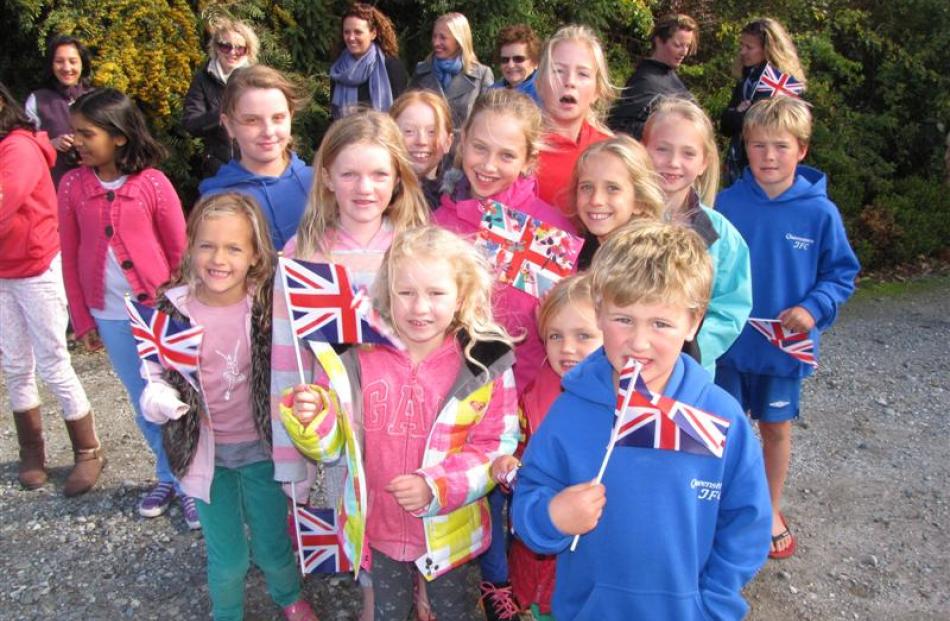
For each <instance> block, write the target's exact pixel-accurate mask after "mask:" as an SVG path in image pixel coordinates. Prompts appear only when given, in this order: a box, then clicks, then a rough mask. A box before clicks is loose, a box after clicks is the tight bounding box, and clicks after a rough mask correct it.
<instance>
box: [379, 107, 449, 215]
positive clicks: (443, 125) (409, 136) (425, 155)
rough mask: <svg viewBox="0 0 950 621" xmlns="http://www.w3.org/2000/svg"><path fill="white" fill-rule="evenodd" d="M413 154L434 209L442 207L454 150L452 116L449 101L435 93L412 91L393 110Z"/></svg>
mask: <svg viewBox="0 0 950 621" xmlns="http://www.w3.org/2000/svg"><path fill="white" fill-rule="evenodd" d="M389 115H390V116H392V117H393V119H395V121H396V125H398V126H399V130H400V131H401V132H402V137H403V139H404V140H405V142H406V149H407V150H408V151H409V161H410V163H411V164H412V169H413V170H414V171H416V176H417V177H418V179H419V183H420V184H421V185H422V192H423V194H425V197H426V202H427V203H428V204H429V207H430V208H431V209H436V208H437V207H438V206H439V199H440V196H441V192H440V191H439V190H440V188H441V187H442V174H443V173H444V172H445V170H446V169H447V168H448V166H447V164H446V157H447V155H448V153H449V151H450V150H451V149H452V113H451V112H450V111H449V105H448V104H447V103H445V99H444V98H442V97H440V96H438V95H436V94H435V93H433V92H432V91H408V92H405V93H403V94H402V95H400V97H399V99H397V100H396V101H395V102H394V103H393V107H392V108H390V110H389Z"/></svg>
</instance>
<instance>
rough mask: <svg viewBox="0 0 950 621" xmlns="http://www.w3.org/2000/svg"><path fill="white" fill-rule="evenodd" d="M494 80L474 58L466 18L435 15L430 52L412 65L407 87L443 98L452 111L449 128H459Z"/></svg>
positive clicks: (489, 71) (449, 14) (457, 15)
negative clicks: (410, 79) (476, 101)
mask: <svg viewBox="0 0 950 621" xmlns="http://www.w3.org/2000/svg"><path fill="white" fill-rule="evenodd" d="M494 81H495V78H494V76H493V75H492V71H491V69H490V68H489V67H486V66H485V65H482V64H481V63H479V62H478V58H477V57H476V56H475V51H474V49H473V46H472V29H471V27H469V25H468V19H466V18H465V16H464V15H462V14H461V13H446V14H445V15H441V16H439V18H438V19H437V20H435V25H434V26H433V27H432V53H431V54H429V56H428V57H427V58H426V59H425V60H424V61H422V62H420V63H418V64H417V65H416V70H415V73H414V74H413V76H412V81H411V82H410V83H409V86H410V88H424V89H427V90H430V91H434V92H436V93H439V94H440V95H442V96H443V97H445V99H446V101H447V102H448V103H449V108H450V109H451V110H452V126H453V127H462V126H463V125H464V124H465V119H466V118H468V113H469V112H470V111H471V109H472V106H473V105H474V104H475V100H476V99H477V98H478V96H479V95H480V94H481V93H484V92H485V91H487V90H489V89H490V88H491V87H492V84H493V83H494Z"/></svg>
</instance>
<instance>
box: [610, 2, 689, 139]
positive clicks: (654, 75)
mask: <svg viewBox="0 0 950 621" xmlns="http://www.w3.org/2000/svg"><path fill="white" fill-rule="evenodd" d="M650 41H651V42H652V46H653V47H652V50H651V52H650V56H649V57H647V58H644V59H643V60H641V61H640V64H639V65H637V70H636V71H634V72H633V75H632V76H630V79H629V80H628V81H627V85H626V86H624V88H623V92H621V94H620V99H618V100H617V104H616V105H615V106H614V108H613V110H611V111H610V117H609V118H608V119H607V125H608V126H609V127H610V129H612V130H614V131H615V132H623V133H626V134H630V135H631V136H633V137H634V138H636V139H637V140H639V139H640V136H641V135H642V134H643V126H644V125H645V124H646V122H647V118H648V117H649V116H650V113H651V112H653V107H654V106H655V105H656V103H657V102H658V101H659V100H660V98H662V97H681V98H684V99H689V100H694V98H693V96H692V95H691V94H690V92H689V89H688V88H686V85H685V84H683V81H682V80H680V77H679V76H678V75H677V74H676V70H677V69H678V68H679V66H680V65H681V64H683V61H684V60H686V57H687V56H689V55H690V54H695V53H696V49H697V48H698V47H699V24H697V23H696V20H694V19H693V18H692V17H690V16H688V15H676V14H674V15H667V16H665V17H661V18H660V19H659V20H657V21H656V23H655V24H654V25H653V32H652V33H651V34H650Z"/></svg>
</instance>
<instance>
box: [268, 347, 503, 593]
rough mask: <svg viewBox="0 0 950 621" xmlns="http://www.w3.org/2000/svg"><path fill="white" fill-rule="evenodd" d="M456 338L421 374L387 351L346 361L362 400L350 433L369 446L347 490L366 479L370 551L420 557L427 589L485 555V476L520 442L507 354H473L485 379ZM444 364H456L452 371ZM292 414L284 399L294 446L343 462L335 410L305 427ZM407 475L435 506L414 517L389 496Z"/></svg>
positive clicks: (477, 350) (499, 350)
mask: <svg viewBox="0 0 950 621" xmlns="http://www.w3.org/2000/svg"><path fill="white" fill-rule="evenodd" d="M458 338H459V339H460V340H459V341H457V342H456V340H455V339H450V340H448V341H447V342H446V343H444V344H443V345H442V347H440V348H439V349H438V350H437V351H436V352H433V354H431V355H430V356H429V357H428V358H427V359H426V360H425V361H423V362H422V363H420V364H418V365H413V364H412V362H411V361H410V360H409V359H408V357H407V355H406V354H405V353H403V352H400V351H398V350H395V349H393V348H390V347H385V346H376V347H371V348H365V349H360V350H354V349H351V350H348V351H347V352H346V353H345V354H344V357H355V358H356V361H357V364H356V365H346V366H347V367H348V372H349V374H350V381H351V383H353V391H354V393H355V394H359V395H362V399H358V400H357V401H356V402H355V403H354V413H353V419H354V420H353V424H352V427H353V428H354V430H355V432H356V434H357V435H361V436H362V440H363V451H362V455H363V463H362V464H360V463H357V464H355V466H356V468H357V469H358V470H362V471H363V473H359V472H353V473H350V475H349V477H348V483H347V484H348V485H350V486H353V485H355V483H354V481H355V480H358V479H359V478H361V477H362V476H363V474H364V473H365V480H366V489H367V496H368V502H367V507H366V515H367V521H366V524H367V528H366V535H367V539H368V542H369V543H370V545H371V546H372V547H373V548H374V549H378V550H380V551H381V552H383V553H384V554H387V555H392V556H395V557H396V558H397V559H402V560H408V559H409V558H411V556H412V555H414V554H420V556H419V557H418V558H416V559H415V560H416V565H417V567H419V569H420V571H422V572H423V575H425V576H426V577H427V578H428V579H430V580H431V579H433V578H434V577H437V576H439V575H442V574H444V573H445V572H447V571H449V570H450V569H452V568H453V567H457V566H458V565H460V564H461V563H464V562H466V561H468V560H470V559H472V558H474V557H475V556H478V555H479V554H481V553H482V552H484V551H485V550H486V549H487V548H488V546H489V544H490V542H491V520H490V517H489V513H488V507H487V503H486V502H485V500H484V496H485V494H486V493H488V492H489V491H490V490H491V488H492V487H493V483H492V481H491V477H490V476H489V469H490V467H491V463H492V461H493V460H494V459H495V458H496V457H499V456H500V455H502V454H511V453H512V452H513V451H514V448H515V443H516V438H517V434H516V428H517V416H516V403H515V390H514V385H513V384H514V382H513V378H512V375H511V371H510V365H511V362H512V356H511V353H510V349H508V347H507V346H505V345H502V344H499V343H492V342H487V343H478V344H477V345H476V346H475V347H474V349H473V352H472V353H473V355H474V356H475V358H476V359H478V360H480V362H481V363H482V364H484V365H486V366H487V368H488V369H489V372H488V373H485V372H484V370H483V369H481V368H479V367H477V366H475V365H474V364H472V363H471V362H469V361H467V360H463V359H462V358H461V351H462V347H463V345H462V343H463V341H462V340H461V339H462V338H463V337H461V336H459V337H458ZM447 356H455V357H456V360H454V361H452V362H451V363H449V361H448V360H447V359H446V357H447ZM351 360H352V358H351ZM318 375H319V373H318ZM323 383H325V380H323ZM290 404H291V397H290V395H289V393H285V396H284V399H283V401H282V408H281V417H282V420H283V424H284V425H286V426H287V431H288V433H289V436H290V437H291V439H292V440H293V442H294V444H295V445H296V446H297V447H298V448H299V449H300V450H301V451H303V453H304V454H305V455H307V456H308V457H309V458H311V459H317V460H321V461H324V462H334V461H337V460H339V457H340V453H341V451H342V450H344V442H343V439H342V438H341V436H342V434H343V433H344V432H343V429H344V428H343V427H342V426H341V425H340V424H339V422H338V417H339V416H338V413H337V412H336V409H335V408H326V409H325V410H324V411H323V412H322V413H321V414H320V415H318V417H317V418H315V419H314V420H313V421H311V422H310V423H309V424H308V425H307V426H306V427H304V426H302V425H301V424H300V423H299V422H297V421H296V419H294V418H293V416H292V414H290ZM397 440H401V443H400V442H397ZM357 442H359V439H357ZM408 473H415V474H418V475H420V476H421V477H422V478H423V479H425V481H426V483H427V484H428V486H429V489H430V490H431V491H432V494H433V498H432V502H431V503H430V505H429V506H428V507H426V508H425V509H423V510H422V511H419V512H418V513H415V514H413V515H409V514H408V513H406V512H405V511H404V510H403V509H401V508H400V507H399V506H398V505H397V504H396V502H395V501H394V500H393V499H392V497H391V494H389V492H386V491H385V490H384V489H383V488H384V487H385V486H386V484H387V483H388V482H389V481H390V479H392V477H393V476H395V475H396V474H408ZM420 518H421V519H420ZM420 537H421V539H420ZM420 544H422V545H421V546H420Z"/></svg>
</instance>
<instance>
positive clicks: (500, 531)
mask: <svg viewBox="0 0 950 621" xmlns="http://www.w3.org/2000/svg"><path fill="white" fill-rule="evenodd" d="M507 501H508V494H506V493H504V492H503V491H501V488H500V487H496V488H495V489H493V490H492V491H491V493H489V494H488V508H489V509H490V510H491V545H490V546H489V547H488V549H487V550H485V553H484V554H482V555H481V556H479V557H478V564H479V566H480V567H481V569H482V580H487V581H488V582H494V583H496V584H500V583H502V582H508V529H507V528H506V524H505V518H504V515H503V512H504V508H505V503H506V502H507Z"/></svg>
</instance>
